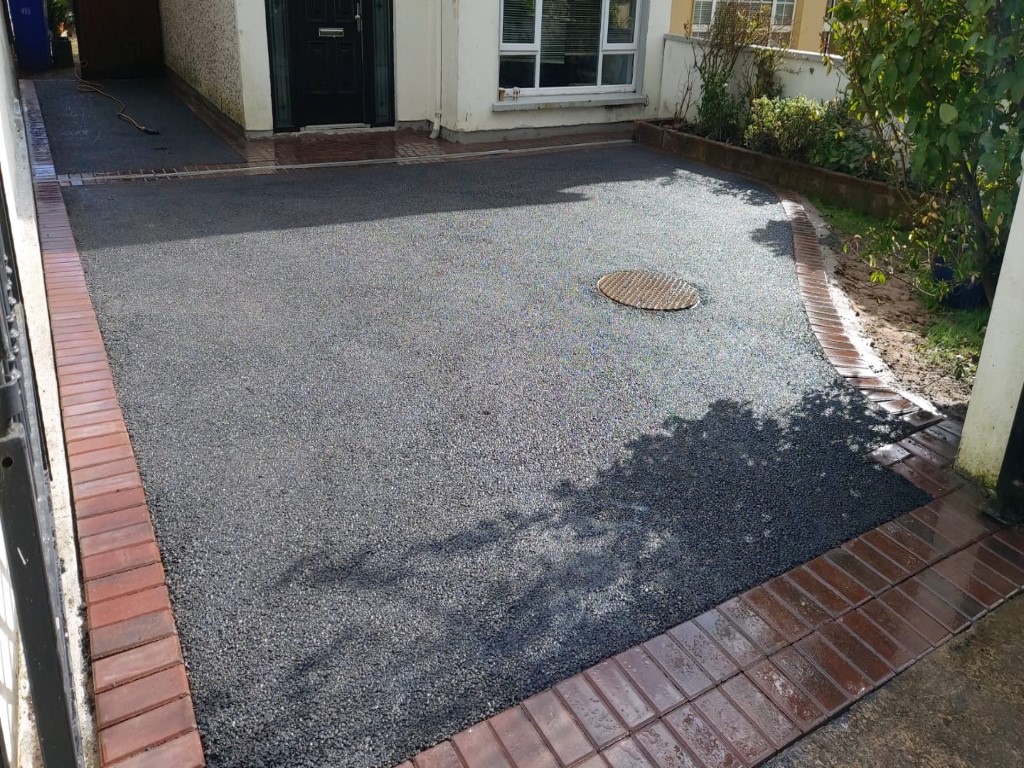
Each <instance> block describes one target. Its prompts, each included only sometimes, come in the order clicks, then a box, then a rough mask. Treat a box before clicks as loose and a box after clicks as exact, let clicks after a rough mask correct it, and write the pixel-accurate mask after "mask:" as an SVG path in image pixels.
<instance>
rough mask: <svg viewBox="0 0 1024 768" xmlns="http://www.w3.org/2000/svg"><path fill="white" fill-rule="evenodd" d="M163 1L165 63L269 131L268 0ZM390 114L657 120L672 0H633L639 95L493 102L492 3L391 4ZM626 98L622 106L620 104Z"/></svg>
mask: <svg viewBox="0 0 1024 768" xmlns="http://www.w3.org/2000/svg"><path fill="white" fill-rule="evenodd" d="M268 1H273V0H208V1H207V2H204V3H195V2H193V0H161V1H160V14H161V22H162V24H163V35H164V50H165V54H164V55H165V59H166V63H167V66H168V68H169V69H171V70H172V71H173V72H174V73H175V74H176V75H177V76H178V77H180V78H181V79H182V80H184V81H185V82H186V83H188V84H189V85H190V86H191V87H192V88H194V89H195V90H196V91H198V92H199V93H200V94H201V95H202V96H203V97H204V98H205V99H206V100H207V101H209V102H210V103H211V104H212V105H213V106H215V107H216V108H217V109H218V110H220V111H221V112H223V113H224V114H225V115H226V116H227V117H228V118H230V119H231V120H232V121H234V122H235V123H237V124H238V125H239V126H241V127H243V128H244V129H245V130H246V131H247V132H250V133H260V132H266V131H271V130H273V108H272V101H271V91H270V65H269V45H268V39H267V15H266V14H267V10H266V3H267V2H268ZM394 3H395V6H394V19H395V30H394V33H395V46H394V49H395V115H396V119H397V121H398V123H399V124H402V123H424V122H429V121H432V120H434V118H435V117H436V116H437V114H438V112H440V120H441V125H442V127H443V128H444V129H445V130H446V131H447V132H449V133H451V134H456V135H457V134H463V133H468V132H473V131H503V130H512V129H522V128H549V127H554V126H575V125H593V124H603V123H615V122H623V121H629V120H635V119H638V118H643V117H655V116H656V105H657V104H658V103H659V100H660V88H661V62H662V54H663V51H664V38H665V35H666V33H668V31H669V23H670V20H671V14H672V0H641V3H640V5H641V12H642V13H643V14H644V16H645V17H646V25H645V28H644V29H643V30H642V38H641V46H642V48H643V52H644V56H643V64H642V66H643V70H642V78H641V77H640V76H639V73H638V87H637V91H636V92H634V93H629V94H617V95H614V96H610V95H608V94H604V95H602V96H600V97H597V96H595V97H592V98H587V97H582V98H581V97H576V98H577V100H578V101H577V103H576V104H572V99H568V98H563V99H560V100H559V99H557V98H553V97H548V98H542V99H538V100H532V101H531V100H529V99H526V98H523V99H522V100H521V101H520V102H519V103H517V104H515V105H512V104H508V103H506V104H504V105H498V106H496V102H497V95H498V47H499V28H500V21H501V2H500V0H394ZM623 102H629V103H623Z"/></svg>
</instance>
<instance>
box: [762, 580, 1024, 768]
mask: <svg viewBox="0 0 1024 768" xmlns="http://www.w3.org/2000/svg"><path fill="white" fill-rule="evenodd" d="M1022 658H1024V598H1022V597H1017V598H1014V599H1013V600H1011V601H1010V602H1008V603H1006V604H1004V605H1002V606H1000V607H999V608H997V609H996V610H995V611H993V612H992V613H991V614H989V615H988V616H986V617H985V618H983V619H982V620H981V621H979V622H978V623H977V624H976V625H975V626H974V627H973V628H972V629H970V630H968V631H967V632H965V633H964V634H962V635H959V636H957V637H956V638H954V639H953V640H951V641H950V642H949V643H948V644H946V645H945V646H943V647H942V648H940V649H939V650H938V651H935V652H934V653H932V654H931V655H929V656H927V657H925V658H924V659H923V660H922V661H920V662H918V663H917V664H915V665H914V666H913V667H911V668H910V669H909V670H907V671H906V672H904V673H903V674H901V675H900V676H899V677H897V678H896V679H895V680H893V681H892V682H891V683H889V684H888V685H887V686H885V687H884V688H882V689H881V690H880V691H879V692H878V693H877V694H875V695H873V696H871V697H869V698H867V699H865V700H864V701H862V702H860V703H859V704H857V705H855V706H854V707H853V708H852V709H851V710H850V711H849V712H848V713H846V714H845V715H843V716H842V717H840V718H838V719H836V720H834V721H832V722H831V723H829V724H828V725H826V726H824V727H823V728H821V729H820V730H818V731H817V732H815V733H813V734H812V735H810V736H808V737H807V738H805V739H804V740H803V741H800V742H798V743H797V744H796V745H794V746H793V747H791V748H790V749H789V750H788V751H786V752H784V753H783V754H782V755H780V756H779V757H777V758H776V759H775V760H773V761H772V762H771V763H769V766H770V768H867V767H868V766H871V767H872V768H908V767H911V766H912V767H913V768H1019V767H1020V766H1022V765H1024V737H1022V733H1024V680H1022V678H1021V659H1022Z"/></svg>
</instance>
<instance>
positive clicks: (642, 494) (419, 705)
mask: <svg viewBox="0 0 1024 768" xmlns="http://www.w3.org/2000/svg"><path fill="white" fill-rule="evenodd" d="M905 431H906V425H905V424H903V423H902V422H899V421H898V420H894V419H891V418H887V417H885V416H884V415H882V414H881V413H879V412H878V411H876V410H874V409H870V408H869V407H868V406H867V404H866V403H865V401H864V400H863V399H861V398H860V396H859V395H857V394H855V393H852V392H850V391H849V390H847V389H845V388H843V387H839V386H837V387H836V388H835V389H833V390H831V391H827V392H820V393H811V394H807V395H806V396H805V397H803V398H802V400H801V401H800V402H799V403H798V404H797V405H796V406H795V407H793V408H792V409H790V410H789V411H787V412H785V413H781V414H774V415H763V414H759V413H758V412H757V410H756V409H755V407H754V406H752V405H751V404H748V403H740V402H735V401H731V400H718V401H715V402H713V403H712V404H711V405H710V406H709V408H708V410H707V412H706V414H705V415H704V416H703V417H701V418H699V419H690V420H687V419H683V418H678V417H675V418H671V419H669V420H667V421H666V422H665V423H664V424H663V425H662V427H661V429H659V430H657V431H655V432H652V433H649V434H642V435H639V436H638V437H636V438H635V439H634V440H633V441H632V442H630V443H629V444H628V445H626V446H624V451H623V454H622V457H621V458H620V459H619V460H618V461H616V462H615V463H613V464H612V465H610V466H607V467H605V468H603V469H601V470H600V471H599V472H597V474H596V477H594V479H593V480H592V481H588V482H572V481H565V482H562V483H560V484H558V485H557V486H556V487H554V488H552V489H551V491H550V494H549V497H548V498H547V499H546V500H543V501H540V503H537V504H535V505H533V506H524V505H521V504H515V503H512V502H510V503H509V504H508V506H507V507H506V508H505V510H504V511H503V513H502V514H500V515H498V516H496V517H494V518H492V519H486V520H483V521H480V522H479V523H476V524H472V525H467V527H466V528H465V529H464V530H462V531H460V532H458V533H457V534H454V535H450V536H445V537H432V536H430V535H426V536H424V537H422V538H420V539H419V540H417V541H394V542H393V543H392V544H393V548H394V551H391V552H388V553H387V555H386V556H383V553H377V552H359V553H358V554H355V555H354V556H350V557H340V556H339V555H338V553H336V552H332V551H330V550H329V549H325V550H324V551H322V552H317V553H311V554H309V555H308V556H306V557H304V558H302V559H301V560H300V561H298V562H296V563H294V565H293V566H292V567H291V568H290V569H288V571H287V572H286V573H283V574H281V575H280V576H279V578H278V579H277V580H276V582H275V583H274V585H273V590H272V593H271V594H269V595H268V596H267V599H268V600H270V601H275V602H280V603H281V604H282V605H287V606H289V609H290V610H294V609H295V607H294V606H295V604H296V600H299V601H301V600H302V599H307V600H308V599H309V595H318V594H320V595H329V596H330V598H331V601H332V603H333V604H334V605H336V606H338V614H337V623H336V631H335V633H334V635H333V636H332V637H330V638H326V639H324V641H323V642H320V643H319V644H317V645H316V648H315V649H314V650H312V651H311V652H309V653H306V654H304V655H300V656H299V657H297V658H294V659H293V660H292V661H291V662H290V663H289V664H287V665H285V666H284V667H282V668H280V669H279V670H278V671H277V672H276V673H275V679H274V680H273V687H274V688H275V689H277V690H278V693H277V694H276V695H278V696H284V697H287V698H290V699H293V700H294V701H296V702H301V703H302V706H304V707H309V708H315V707H325V708H327V709H328V711H331V712H333V713H335V716H336V717H337V718H338V722H339V723H342V724H343V725H341V726H339V728H340V730H342V731H344V734H343V735H341V736H339V737H338V740H337V741H332V740H330V739H328V740H325V741H324V742H319V743H317V744H315V745H313V744H308V743H300V742H299V741H298V740H296V741H289V737H288V734H294V733H296V731H295V730H294V729H292V728H289V727H288V724H287V723H282V722H276V721H275V720H274V717H273V715H272V714H268V719H267V722H266V728H265V729H264V731H265V734H264V736H265V738H264V743H265V745H266V748H265V751H264V752H262V753H261V754H259V755H251V754H250V755H245V756H225V755H221V756H220V758H227V759H226V761H225V762H223V763H222V762H221V760H220V759H218V760H217V761H216V764H218V765H220V764H224V765H240V764H246V763H247V761H248V763H249V764H251V763H252V762H253V761H255V762H256V763H258V764H261V765H276V764H282V763H280V762H278V761H279V760H281V759H282V755H288V756H289V762H288V764H289V765H307V764H308V765H319V764H326V763H329V762H331V758H332V754H335V755H336V754H340V753H342V752H347V751H350V750H351V746H350V745H356V744H357V745H361V746H360V749H362V750H364V753H361V754H363V755H365V760H366V762H367V763H370V764H375V765H382V766H383V765H390V764H395V763H398V762H399V761H400V760H401V759H404V758H406V757H409V756H411V755H412V754H414V753H415V752H416V751H418V750H419V749H422V748H425V747H427V746H430V745H431V744H433V743H435V742H437V741H439V740H441V739H443V738H446V737H449V736H451V735H452V734H454V733H456V732H457V731H458V730H460V729H461V728H463V727H466V726H468V725H470V724H472V723H475V722H477V721H479V720H481V719H483V718H484V717H486V716H488V715H491V714H494V713H495V712H498V711H500V710H502V709H504V708H506V707H508V706H511V705H513V704H514V703H516V702H518V701H521V700H523V699H525V698H527V697H529V696H530V695H532V694H534V693H537V692H539V691H541V690H543V689H544V688H546V687H548V686H550V685H552V684H554V683H556V682H558V681H559V680H562V679H565V678H567V677H569V676H571V675H573V674H575V673H577V672H579V671H581V670H583V669H585V668H587V667H588V666H590V665H592V664H594V663H596V662H598V661H600V660H602V659H604V658H606V657H608V656H610V655H613V654H615V653H617V652H619V651H622V650H624V649H626V648H628V647H630V646H632V645H634V644H636V643H639V642H641V641H643V640H646V639H648V638H650V637H652V636H654V635H656V634H658V633H659V632H662V631H664V630H665V629H667V628H669V627H671V626H674V625H675V624H677V623H679V622H682V621H685V620H687V619H689V618H691V617H693V616H695V615H698V614H700V613H702V612H703V611H705V610H707V609H709V608H711V607H713V606H715V605H717V604H719V603H720V602H722V601H724V600H726V599H728V598H729V597H731V596H733V595H735V594H737V593H739V592H741V591H744V590H746V589H748V588H750V587H752V586H754V585H756V584H758V583H761V582H763V581H764V580H766V579H768V578H770V577H772V576H774V575H776V574H778V573H781V572H783V571H785V570H787V569H789V568H791V567H793V566H795V565H797V564H799V563H802V562H805V561H807V560H809V559H812V558H813V557H815V556H817V555H818V554H821V553H822V552H825V551H827V550H828V549H830V548H832V547H834V546H836V545H838V544H840V543H841V542H843V541H846V540H848V539H850V538H852V537H854V536H856V535H858V534H859V533H861V532H863V531H865V530H867V529H869V528H871V527H873V526H876V525H878V524H880V523H882V522H884V521H886V520H889V519H892V518H894V517H896V516H898V515H899V514H902V513H904V512H906V511H907V510H909V509H912V508H914V507H916V506H918V505H920V504H923V503H925V502H926V501H927V498H928V497H927V496H926V495H925V494H924V493H922V492H921V491H919V490H918V489H916V488H914V487H913V486H911V485H910V484H908V483H907V482H906V481H904V480H903V479H902V478H901V477H899V476H897V475H895V474H894V473H892V472H889V471H888V470H885V469H882V468H880V467H878V466H877V465H875V464H874V463H872V462H871V461H869V460H868V459H867V458H866V457H865V454H866V453H867V452H868V451H870V450H871V449H872V448H873V447H876V446H877V445H879V444H882V443H884V442H888V441H890V440H892V439H895V438H897V437H899V436H900V435H901V434H902V433H903V432H905ZM481 559H483V560H484V561H486V562H488V563H489V564H491V566H492V567H491V569H490V570H489V575H488V577H487V578H484V579H479V578H476V579H475V580H462V575H463V574H464V573H465V572H466V571H464V570H463V568H462V565H463V563H465V562H467V561H477V562H479V561H480V560H481ZM296 590H299V592H301V594H300V593H299V592H297V591H296ZM303 595H305V597H303ZM367 597H369V598H372V601H380V602H385V603H386V602H395V601H398V602H399V603H402V604H404V605H405V606H406V607H407V610H408V612H409V615H410V616H412V615H414V614H415V615H418V616H419V617H420V618H419V619H417V620H415V621H413V620H410V622H409V625H408V628H407V630H406V631H404V632H403V633H402V634H401V636H400V638H398V639H397V640H396V639H395V638H394V637H393V636H391V637H390V639H389V640H388V641H387V642H390V643H391V647H389V648H388V651H387V653H386V654H383V656H380V655H378V657H377V658H383V659H384V661H383V662H382V663H380V664H379V665H377V666H375V667H374V668H373V669H372V671H371V672H370V673H369V675H370V677H371V678H372V679H365V680H361V681H360V682H359V683H358V685H355V686H353V684H352V683H351V682H346V683H343V684H336V683H335V681H334V680H333V678H334V676H335V675H336V674H338V670H343V671H344V670H347V669H348V668H349V666H350V665H353V664H360V663H361V662H362V659H363V655H364V651H365V649H366V648H367V647H369V646H370V645H373V644H379V643H381V642H382V641H383V639H384V637H385V635H386V633H385V632H384V631H383V630H382V628H381V627H379V626H377V625H375V624H374V622H373V621H368V620H366V618H365V617H364V616H360V617H358V618H357V617H355V616H351V615H348V614H347V611H346V607H345V606H346V604H347V603H348V602H349V601H354V600H359V599H364V600H365V599H366V598H367ZM263 674H265V671H264V673H263ZM342 676H345V675H344V674H342ZM367 691H369V693H367ZM268 713H272V708H268ZM208 735H209V734H208ZM297 738H298V737H296V739H297ZM311 750H312V751H311ZM235 758H237V759H235Z"/></svg>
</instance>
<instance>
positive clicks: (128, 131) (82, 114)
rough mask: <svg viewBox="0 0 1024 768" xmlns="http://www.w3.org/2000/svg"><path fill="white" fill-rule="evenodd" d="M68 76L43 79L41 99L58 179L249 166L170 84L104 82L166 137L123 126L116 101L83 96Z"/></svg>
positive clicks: (38, 82) (141, 119) (131, 111)
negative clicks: (222, 165)
mask: <svg viewBox="0 0 1024 768" xmlns="http://www.w3.org/2000/svg"><path fill="white" fill-rule="evenodd" d="M78 85H79V83H78V81H77V80H75V78H74V76H73V75H72V74H71V73H70V72H69V73H67V75H66V76H64V77H60V76H56V75H51V76H49V77H43V78H37V79H36V80H35V86H36V94H37V95H38V96H39V108H40V109H41V110H42V113H43V118H44V120H45V121H46V133H47V137H48V139H49V142H50V151H51V152H52V153H53V162H54V167H55V168H56V169H57V173H82V172H95V171H138V170H140V169H149V168H175V167H177V168H180V167H182V166H185V165H203V164H217V163H241V162H244V161H245V158H243V157H242V156H241V155H240V154H239V153H238V152H236V151H235V150H234V149H232V148H231V147H230V146H229V145H228V143H227V142H225V141H224V140H223V139H222V138H220V137H219V136H218V135H217V134H216V133H214V132H213V131H212V130H211V129H210V128H209V126H207V125H206V123H204V122H203V121H202V120H200V119H199V117H198V116H197V115H196V114H195V113H194V112H193V111H192V110H191V109H189V108H188V107H187V106H186V105H185V104H184V103H183V102H182V101H181V100H180V99H179V98H178V97H177V96H175V95H174V91H173V90H172V89H171V85H170V83H169V82H168V81H166V80H162V79H158V78H157V79H147V80H102V81H100V82H99V83H98V85H100V86H102V87H103V88H104V89H105V90H106V92H107V93H109V94H110V95H111V96H114V97H116V98H118V99H120V100H121V101H122V102H123V103H124V106H125V109H126V110H127V113H128V115H130V116H131V117H133V118H135V120H137V121H138V122H139V123H140V124H141V125H144V126H146V127H147V128H151V129H153V130H156V131H159V134H157V135H155V136H154V135H150V134H146V133H142V132H141V131H139V130H138V129H136V128H135V127H134V126H132V125H131V124H129V123H127V122H125V121H124V120H121V119H120V118H119V117H118V116H117V113H118V111H119V110H120V109H121V107H120V106H118V105H117V104H116V103H115V102H113V101H111V100H110V99H107V98H104V97H103V96H100V95H99V94H96V93H83V92H81V91H79V90H78Z"/></svg>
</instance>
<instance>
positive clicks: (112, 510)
mask: <svg viewBox="0 0 1024 768" xmlns="http://www.w3.org/2000/svg"><path fill="white" fill-rule="evenodd" d="M20 85H21V94H22V103H23V109H24V114H25V124H26V127H27V133H28V141H29V156H30V159H31V165H32V179H33V188H34V193H35V203H36V212H37V216H38V221H39V235H40V244H41V247H42V257H43V274H44V280H45V285H46V295H47V304H48V307H49V314H50V325H51V327H52V330H53V346H54V359H55V362H56V366H57V382H58V386H59V391H60V404H61V416H62V419H63V423H64V441H65V444H66V446H67V456H68V468H69V470H70V478H71V495H72V504H73V508H74V517H75V529H76V536H77V540H78V551H79V559H80V562H81V576H82V582H83V585H84V590H83V592H84V598H85V606H86V628H87V631H88V637H89V650H90V654H91V665H92V684H93V694H94V703H95V708H96V723H97V728H98V730H99V734H98V736H99V738H98V743H99V752H100V754H99V760H100V765H101V766H117V767H118V768H143V767H145V768H200V767H201V766H203V765H205V760H204V757H203V748H202V744H201V742H200V739H199V732H198V730H197V727H196V720H195V714H194V711H193V707H192V698H191V693H190V690H189V685H188V679H187V676H186V673H185V666H184V661H183V658H182V654H181V646H180V644H179V641H178V632H177V628H176V627H175V623H174V616H173V613H172V609H171V603H170V597H169V595H168V592H167V585H166V582H165V578H164V569H163V565H162V564H161V559H160V551H159V549H158V548H157V542H156V537H155V534H154V531H153V524H152V519H151V516H150V512H149V508H148V506H147V504H146V497H145V494H144V493H143V490H142V480H141V478H140V476H139V470H138V466H137V463H136V460H135V454H134V452H133V450H132V446H131V441H130V440H129V438H128V432H127V429H126V427H125V422H124V418H123V415H122V413H121V407H120V405H119V403H118V399H117V394H116V392H115V390H114V382H113V377H112V374H111V370H110V365H109V363H108V361H107V354H106V350H105V348H104V346H103V338H102V337H101V335H100V330H99V324H98V322H97V319H96V313H95V311H94V309H93V305H92V300H91V299H90V298H89V292H88V289H87V286H86V281H85V272H84V270H83V267H82V262H81V258H80V256H79V253H78V249H77V247H76V246H75V240H74V237H73V236H72V233H71V225H70V223H69V221H68V215H67V210H66V208H65V206H64V200H63V198H62V196H61V191H60V185H59V182H58V180H57V176H56V174H55V172H54V168H53V159H52V157H51V155H50V149H49V142H48V140H47V137H46V128H45V126H44V125H43V121H42V115H41V113H40V110H39V102H38V99H37V96H36V91H35V84H34V83H32V82H31V81H24V80H23V81H21V83H20Z"/></svg>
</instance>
